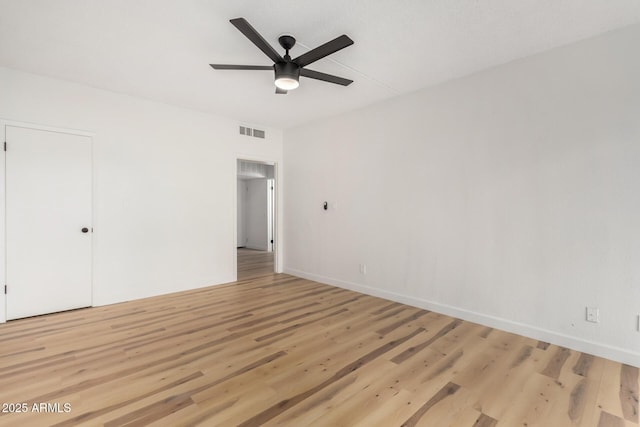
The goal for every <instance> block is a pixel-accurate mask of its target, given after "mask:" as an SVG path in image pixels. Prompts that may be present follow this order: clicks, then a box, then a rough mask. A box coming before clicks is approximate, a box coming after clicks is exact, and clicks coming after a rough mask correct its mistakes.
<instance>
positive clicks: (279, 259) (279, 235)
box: [232, 154, 284, 280]
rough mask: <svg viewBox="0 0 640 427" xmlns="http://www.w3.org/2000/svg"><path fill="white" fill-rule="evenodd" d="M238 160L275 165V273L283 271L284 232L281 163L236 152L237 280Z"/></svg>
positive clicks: (235, 258) (235, 240) (235, 231)
mask: <svg viewBox="0 0 640 427" xmlns="http://www.w3.org/2000/svg"><path fill="white" fill-rule="evenodd" d="M238 160H245V161H248V162H254V163H261V164H265V165H271V166H273V183H274V185H273V187H274V190H273V191H274V200H275V203H274V206H273V217H274V220H273V223H274V228H275V230H274V233H273V234H274V239H273V240H274V251H273V270H274V272H275V273H282V271H283V264H284V263H283V259H284V258H283V253H284V252H283V244H282V243H283V242H282V241H283V232H282V215H281V212H282V191H281V188H282V173H281V171H280V163H279V162H278V160H276V159H273V158H266V157H258V156H252V155H247V154H236V155H235V156H234V159H233V162H234V165H233V171H234V176H233V182H234V185H233V188H234V191H233V242H232V243H233V246H232V247H233V266H234V275H235V280H238V246H237V245H238Z"/></svg>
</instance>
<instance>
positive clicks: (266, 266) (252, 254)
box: [238, 248, 273, 280]
mask: <svg viewBox="0 0 640 427" xmlns="http://www.w3.org/2000/svg"><path fill="white" fill-rule="evenodd" d="M270 273H273V252H266V251H256V250H253V249H246V248H238V280H244V279H250V278H252V277H260V276H264V275H265V274H270Z"/></svg>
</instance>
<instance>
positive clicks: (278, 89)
mask: <svg viewBox="0 0 640 427" xmlns="http://www.w3.org/2000/svg"><path fill="white" fill-rule="evenodd" d="M276 93H277V94H278V95H286V94H287V91H286V90H284V89H280V88H279V87H277V88H276Z"/></svg>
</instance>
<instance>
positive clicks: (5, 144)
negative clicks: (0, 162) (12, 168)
mask: <svg viewBox="0 0 640 427" xmlns="http://www.w3.org/2000/svg"><path fill="white" fill-rule="evenodd" d="M4 151H7V141H5V142H4Z"/></svg>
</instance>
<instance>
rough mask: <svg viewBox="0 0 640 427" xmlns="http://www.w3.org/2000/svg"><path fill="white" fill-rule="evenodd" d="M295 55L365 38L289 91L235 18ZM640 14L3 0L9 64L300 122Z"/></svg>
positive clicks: (465, 0) (595, 3)
mask: <svg viewBox="0 0 640 427" xmlns="http://www.w3.org/2000/svg"><path fill="white" fill-rule="evenodd" d="M236 17H244V18H246V19H247V20H248V21H249V22H250V23H251V24H252V25H253V26H254V27H255V28H256V29H257V30H258V31H259V32H260V33H261V34H262V35H263V37H264V38H265V39H267V41H269V42H270V43H271V44H272V45H273V46H274V47H276V49H277V50H278V51H280V47H279V45H278V43H277V38H278V36H279V35H281V34H283V33H290V34H292V35H294V36H295V37H296V38H297V39H298V45H296V47H294V49H293V51H292V52H291V55H292V56H293V57H296V56H298V55H300V54H301V53H304V52H305V51H307V50H309V49H311V48H314V47H316V46H318V45H320V44H322V43H324V42H326V41H329V40H331V39H333V38H335V37H337V36H339V35H341V34H347V35H348V36H349V37H351V38H352V39H353V40H354V41H355V44H354V45H353V46H350V47H348V48H346V49H344V50H342V51H340V52H337V53H336V54H334V55H332V56H331V57H330V58H331V59H324V60H321V61H318V62H317V63H314V64H313V65H312V66H309V68H311V69H314V70H318V71H322V72H327V73H331V74H336V75H339V76H342V77H346V78H350V79H353V80H355V82H354V83H353V84H352V85H351V86H349V87H342V86H338V85H333V84H329V83H325V82H320V81H315V80H311V79H306V78H302V79H301V85H300V88H299V89H297V90H295V91H292V92H290V93H289V94H288V95H286V96H283V95H275V94H274V86H273V73H272V72H270V71H214V70H212V69H211V68H210V67H209V65H208V64H209V63H214V62H215V63H229V64H251V65H271V62H270V60H269V59H268V58H267V57H266V56H265V55H264V54H263V53H262V52H260V51H259V50H258V49H257V48H256V47H255V46H254V45H253V44H252V43H251V42H249V41H248V40H247V39H246V38H245V37H244V36H243V35H242V34H241V33H240V32H239V31H238V30H237V29H236V28H235V27H233V26H232V25H231V24H230V23H229V19H231V18H236ZM637 22H640V1H639V0H403V1H400V0H323V1H318V0H270V1H264V0H246V1H231V0H55V1H52V0H0V66H6V67H9V68H14V69H18V70H23V71H27V72H32V73H37V74H42V75H46V76H51V77H55V78H60V79H65V80H70V81H74V82H78V83H82V84H86V85H89V86H93V87H97V88H102V89H107V90H110V91H115V92H120V93H126V94H130V95H134V96H139V97H143V98H147V99H151V100H155V101H159V102H164V103H168V104H173V105H178V106H182V107H187V108H191V109H196V110H200V111H205V112H210V113H214V114H218V115H223V116H226V117H231V118H233V119H237V120H239V121H241V122H244V123H249V124H256V125H262V126H274V127H280V128H287V127H292V126H296V125H299V124H302V123H305V122H309V121H312V120H316V119H319V118H323V117H328V116H332V115H336V114H339V113H341V112H344V111H348V110H353V109H356V108H358V107H362V106H365V105H367V104H371V103H374V102H376V101H380V100H383V99H386V98H390V97H393V96H396V95H398V94H401V93H406V92H411V91H415V90H418V89H421V88H423V87H426V86H430V85H435V84H438V83H441V82H444V81H447V80H450V79H453V78H456V77H460V76H464V75H468V74H471V73H474V72H477V71H480V70H483V69H486V68H489V67H493V66H495V65H498V64H503V63H505V62H509V61H512V60H514V59H517V58H522V57H525V56H528V55H532V54H535V53H537V52H542V51H545V50H548V49H551V48H554V47H557V46H561V45H565V44H568V43H571V42H574V41H578V40H580V39H584V38H588V37H591V36H594V35H597V34H600V33H603V32H606V31H610V30H613V29H616V28H620V27H623V26H627V25H630V24H634V23H637Z"/></svg>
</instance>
